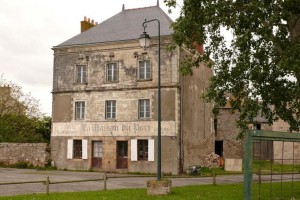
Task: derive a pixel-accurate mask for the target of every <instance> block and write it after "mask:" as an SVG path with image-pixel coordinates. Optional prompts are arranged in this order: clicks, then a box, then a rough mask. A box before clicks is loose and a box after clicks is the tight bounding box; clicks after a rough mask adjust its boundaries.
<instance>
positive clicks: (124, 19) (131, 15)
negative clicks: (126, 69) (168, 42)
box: [55, 6, 173, 47]
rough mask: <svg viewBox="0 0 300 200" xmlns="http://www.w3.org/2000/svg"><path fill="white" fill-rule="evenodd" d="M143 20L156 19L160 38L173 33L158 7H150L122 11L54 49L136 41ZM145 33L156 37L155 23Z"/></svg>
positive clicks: (169, 20) (165, 16) (165, 15)
mask: <svg viewBox="0 0 300 200" xmlns="http://www.w3.org/2000/svg"><path fill="white" fill-rule="evenodd" d="M145 19H147V20H150V19H158V20H159V21H160V29H161V31H160V34H161V36H164V35H171V34H172V33H173V31H172V29H171V28H170V26H171V24H172V23H173V21H172V20H171V19H170V18H169V16H168V15H167V14H166V13H165V12H164V11H163V10H162V9H161V8H160V7H159V6H152V7H145V8H136V9H128V10H123V11H121V12H119V13H118V14H116V15H114V16H112V17H111V18H109V19H107V20H105V21H103V22H102V23H100V24H98V25H96V26H94V27H93V28H91V29H89V30H87V31H85V32H83V33H80V34H78V35H76V36H75V37H73V38H71V39H69V40H67V41H65V42H63V43H61V44H59V45H57V46H55V47H64V46H72V45H83V44H95V43H103V42H114V41H124V40H131V39H138V38H139V37H140V35H141V34H142V33H143V31H144V29H143V26H142V24H143V22H144V21H145ZM146 32H147V34H149V35H150V37H153V36H157V35H158V28H157V22H155V21H154V22H150V23H148V24H147V28H146Z"/></svg>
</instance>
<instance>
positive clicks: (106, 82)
mask: <svg viewBox="0 0 300 200" xmlns="http://www.w3.org/2000/svg"><path fill="white" fill-rule="evenodd" d="M116 83H119V81H105V82H104V84H116Z"/></svg>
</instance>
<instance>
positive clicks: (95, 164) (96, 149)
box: [92, 141, 102, 169]
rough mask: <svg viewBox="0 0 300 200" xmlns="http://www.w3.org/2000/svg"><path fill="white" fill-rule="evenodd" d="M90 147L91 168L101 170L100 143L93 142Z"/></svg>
mask: <svg viewBox="0 0 300 200" xmlns="http://www.w3.org/2000/svg"><path fill="white" fill-rule="evenodd" d="M92 146H93V148H92V149H93V152H92V155H93V157H92V168H93V169H101V168H102V142H101V141H93V142H92Z"/></svg>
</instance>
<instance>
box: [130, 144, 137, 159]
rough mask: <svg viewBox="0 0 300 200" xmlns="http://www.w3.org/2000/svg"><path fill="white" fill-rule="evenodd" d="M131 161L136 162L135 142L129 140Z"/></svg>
mask: <svg viewBox="0 0 300 200" xmlns="http://www.w3.org/2000/svg"><path fill="white" fill-rule="evenodd" d="M131 161H137V140H136V139H133V140H131Z"/></svg>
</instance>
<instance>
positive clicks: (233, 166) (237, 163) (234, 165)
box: [225, 158, 243, 172]
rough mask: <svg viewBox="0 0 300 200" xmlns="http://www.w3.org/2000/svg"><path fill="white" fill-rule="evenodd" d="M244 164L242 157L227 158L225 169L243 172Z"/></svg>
mask: <svg viewBox="0 0 300 200" xmlns="http://www.w3.org/2000/svg"><path fill="white" fill-rule="evenodd" d="M242 164H243V161H242V159H236V158H226V159H225V171H233V172H241V171H242V168H243V166H242Z"/></svg>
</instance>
